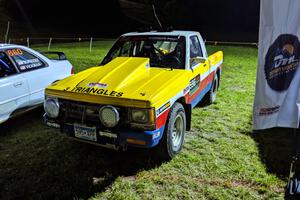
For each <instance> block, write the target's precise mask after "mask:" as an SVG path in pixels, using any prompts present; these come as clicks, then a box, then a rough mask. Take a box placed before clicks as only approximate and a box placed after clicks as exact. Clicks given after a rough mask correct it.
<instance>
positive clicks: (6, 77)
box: [0, 51, 30, 123]
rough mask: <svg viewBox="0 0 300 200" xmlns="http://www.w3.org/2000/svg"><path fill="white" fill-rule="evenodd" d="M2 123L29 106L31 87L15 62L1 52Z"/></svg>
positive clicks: (0, 111)
mask: <svg viewBox="0 0 300 200" xmlns="http://www.w3.org/2000/svg"><path fill="white" fill-rule="evenodd" d="M0 94H1V95H0V123H2V122H4V121H6V120H7V119H8V118H9V117H10V116H11V114H12V113H13V112H14V111H16V110H17V109H20V108H23V107H26V106H28V104H29V96H30V93H29V86H28V81H27V79H26V78H25V77H24V76H23V74H22V73H18V71H17V70H16V68H15V66H14V64H13V62H12V61H11V60H10V58H9V57H8V56H7V55H6V53H4V52H1V51H0Z"/></svg>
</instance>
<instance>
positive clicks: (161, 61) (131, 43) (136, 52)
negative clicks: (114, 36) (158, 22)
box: [101, 35, 185, 69]
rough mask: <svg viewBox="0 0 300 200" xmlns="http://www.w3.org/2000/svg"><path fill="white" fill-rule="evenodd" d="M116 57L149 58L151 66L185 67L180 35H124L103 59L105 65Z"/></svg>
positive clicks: (182, 41)
mask: <svg viewBox="0 0 300 200" xmlns="http://www.w3.org/2000/svg"><path fill="white" fill-rule="evenodd" d="M116 57H145V58H150V66H151V67H163V68H174V69H184V68H185V38H184V37H182V36H180V37H179V36H160V35H159V36H124V37H120V38H119V40H118V41H117V42H116V43H115V44H114V46H113V47H112V48H111V50H110V51H109V52H108V54H107V55H106V56H105V58H104V59H103V61H102V63H101V65H105V64H107V63H108V62H110V61H111V60H112V59H114V58H116Z"/></svg>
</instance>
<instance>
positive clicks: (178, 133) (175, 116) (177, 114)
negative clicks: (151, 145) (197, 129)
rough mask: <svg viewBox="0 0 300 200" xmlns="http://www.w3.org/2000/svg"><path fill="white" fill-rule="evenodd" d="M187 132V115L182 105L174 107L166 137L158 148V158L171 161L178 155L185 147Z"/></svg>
mask: <svg viewBox="0 0 300 200" xmlns="http://www.w3.org/2000/svg"><path fill="white" fill-rule="evenodd" d="M185 131H186V115H185V110H184V108H183V106H182V105H181V104H180V103H177V102H176V103H174V105H173V106H172V108H171V110H170V113H169V117H168V120H167V124H166V127H165V131H164V135H163V137H162V139H161V141H160V143H159V144H158V146H157V147H156V154H157V157H159V158H161V159H163V160H170V159H172V158H173V157H174V156H175V155H176V154H178V153H179V152H180V151H181V149H182V146H183V143H184V138H185Z"/></svg>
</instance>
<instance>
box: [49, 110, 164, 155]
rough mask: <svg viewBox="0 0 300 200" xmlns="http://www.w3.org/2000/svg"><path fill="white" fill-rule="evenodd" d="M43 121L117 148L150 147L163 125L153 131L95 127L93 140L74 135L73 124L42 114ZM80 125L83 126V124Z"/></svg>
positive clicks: (93, 141)
mask: <svg viewBox="0 0 300 200" xmlns="http://www.w3.org/2000/svg"><path fill="white" fill-rule="evenodd" d="M44 122H45V124H46V125H48V126H50V127H54V128H58V129H60V131H61V133H63V134H65V135H67V136H68V137H71V138H74V139H76V140H80V141H83V142H88V143H92V144H96V145H100V146H104V147H108V148H119V147H122V148H123V149H126V147H127V146H133V147H141V148H152V147H154V146H156V145H157V144H158V143H159V141H160V139H161V138H162V135H163V132H164V128H165V126H162V127H160V128H159V129H156V130H153V131H142V130H119V131H118V132H114V133H112V132H108V131H102V130H99V129H98V128H96V138H95V140H89V139H82V138H78V137H76V136H75V129H74V124H69V123H66V124H59V123H57V122H56V121H55V120H52V119H49V118H48V116H47V115H46V114H45V115H44ZM82 126H85V125H84V124H83V125H82Z"/></svg>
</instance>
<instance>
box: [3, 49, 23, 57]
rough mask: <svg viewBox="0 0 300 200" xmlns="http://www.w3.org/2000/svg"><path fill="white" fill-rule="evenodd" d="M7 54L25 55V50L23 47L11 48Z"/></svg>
mask: <svg viewBox="0 0 300 200" xmlns="http://www.w3.org/2000/svg"><path fill="white" fill-rule="evenodd" d="M7 54H8V55H9V56H11V57H13V56H18V55H23V51H22V50H21V49H10V50H7Z"/></svg>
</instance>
